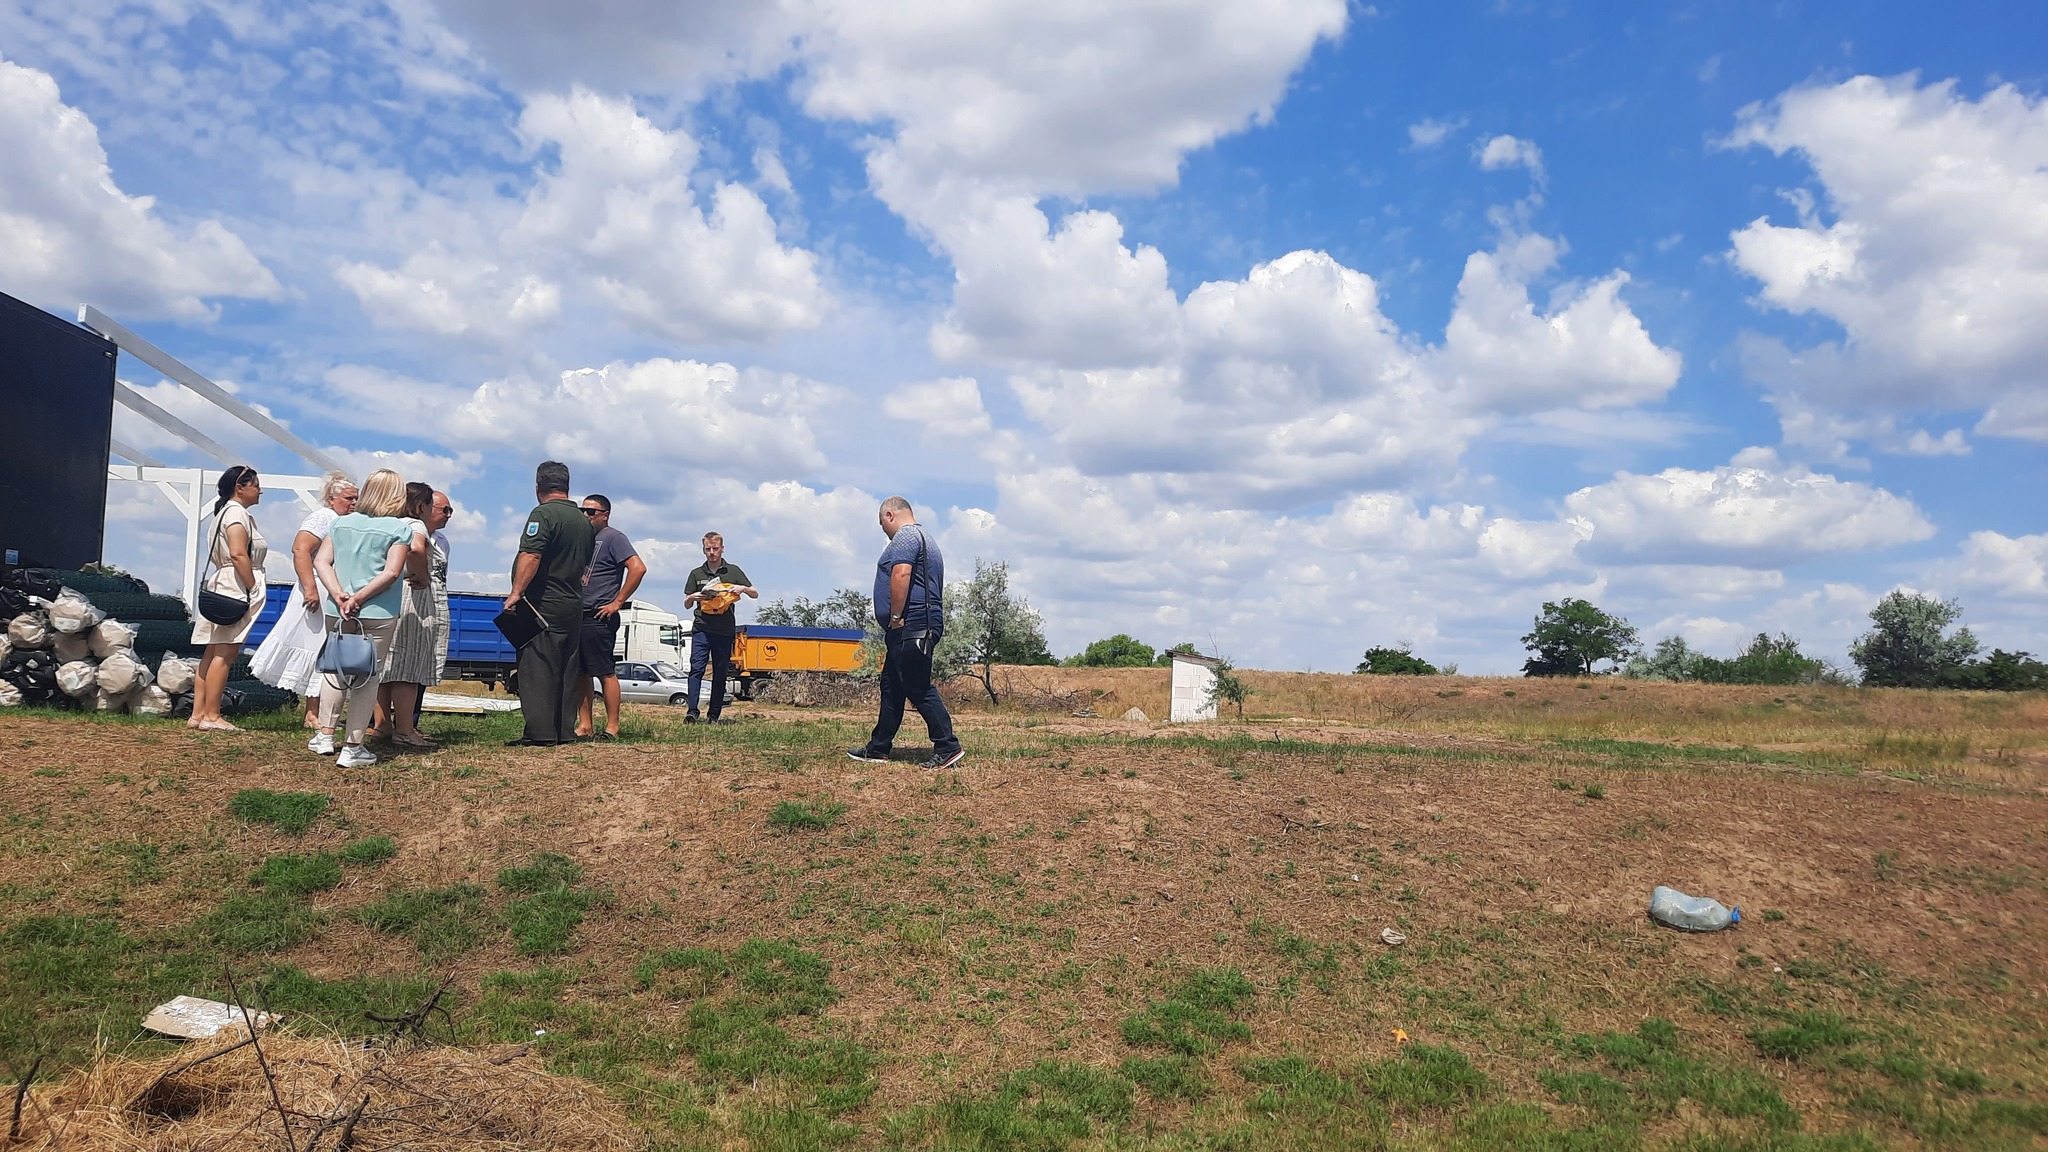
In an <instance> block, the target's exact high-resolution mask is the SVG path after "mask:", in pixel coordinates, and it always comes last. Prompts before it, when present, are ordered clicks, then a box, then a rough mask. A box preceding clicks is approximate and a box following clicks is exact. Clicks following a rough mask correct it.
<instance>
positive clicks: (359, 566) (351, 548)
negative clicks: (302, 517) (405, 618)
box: [320, 512, 412, 620]
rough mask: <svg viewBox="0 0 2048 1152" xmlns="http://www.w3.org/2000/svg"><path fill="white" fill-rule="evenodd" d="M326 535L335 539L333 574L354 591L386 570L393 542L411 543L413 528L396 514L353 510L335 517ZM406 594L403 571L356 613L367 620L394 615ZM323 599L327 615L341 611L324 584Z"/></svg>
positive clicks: (388, 617)
mask: <svg viewBox="0 0 2048 1152" xmlns="http://www.w3.org/2000/svg"><path fill="white" fill-rule="evenodd" d="M327 538H328V539H329V540H332V541H334V575H335V577H336V578H337V579H339V580H340V581H341V589H342V591H344V592H348V593H350V594H353V593H354V592H355V591H356V589H358V588H361V587H362V586H363V585H365V584H368V583H369V582H370V581H372V580H374V579H376V578H377V573H379V572H382V571H383V570H384V565H385V564H386V563H387V562H389V560H390V557H391V546H392V545H393V544H408V545H409V544H411V543H412V528H411V526H410V525H408V524H407V523H406V522H405V521H403V520H400V519H398V518H397V517H394V516H365V515H363V514H362V513H361V512H351V513H349V514H348V515H346V516H338V517H336V518H335V520H334V525H333V527H331V528H329V529H328V530H327ZM404 597H405V577H404V576H402V575H401V576H400V577H399V578H398V579H396V580H393V581H392V582H391V586H390V587H388V588H386V589H384V590H383V591H382V592H379V593H377V595H376V597H375V598H374V599H371V600H368V601H365V602H364V603H363V606H362V608H361V609H360V610H359V611H358V612H357V615H359V616H361V617H362V618H363V619H365V620H390V619H393V618H394V617H396V616H397V615H398V610H399V608H400V607H401V606H403V604H404V603H405V599H404ZM320 599H321V601H322V603H324V604H325V605H326V606H327V613H328V615H330V616H338V615H340V614H341V613H340V609H338V608H336V607H335V605H334V601H333V599H332V598H330V597H329V596H328V595H327V590H326V589H325V588H324V587H323V588H322V589H321V590H320Z"/></svg>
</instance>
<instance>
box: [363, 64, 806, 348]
mask: <svg viewBox="0 0 2048 1152" xmlns="http://www.w3.org/2000/svg"><path fill="white" fill-rule="evenodd" d="M518 131H519V134H520V137H521V138H522V139H523V140H524V141H525V143H526V145H527V147H528V149H529V150H530V151H533V152H535V153H538V154H542V155H543V156H544V157H547V158H548V159H547V160H544V161H543V162H542V163H541V164H540V165H539V166H537V167H536V169H535V170H534V174H533V183H532V186H531V187H530V188H529V189H528V190H527V191H526V192H525V193H524V195H523V197H522V198H521V199H520V200H518V201H517V202H516V203H515V202H513V201H510V200H509V199H508V198H506V197H504V196H501V195H499V194H498V193H497V192H496V191H495V189H491V188H487V187H486V188H471V189H469V190H467V192H466V195H468V196H471V197H479V198H481V199H480V200H478V201H471V202H464V201H463V200H462V199H459V198H458V199H455V200H452V201H449V200H445V199H444V198H437V197H433V196H428V195H424V194H423V195H420V196H418V197H416V200H417V201H418V203H417V204H416V206H415V207H414V209H413V214H414V215H415V216H417V217H419V218H420V219H419V220H417V221H402V222H400V224H399V225H398V228H399V230H400V231H403V232H414V233H416V232H419V231H424V230H429V229H432V230H434V231H435V232H436V236H435V238H434V239H433V240H430V241H428V242H427V243H426V244H425V245H424V246H423V247H422V248H420V249H418V250H416V251H413V252H411V253H410V254H408V255H407V256H406V257H405V259H404V260H403V261H402V262H401V263H399V264H397V265H396V266H395V267H393V266H384V265H380V264H378V263H375V262H373V261H362V260H359V261H350V262H346V263H344V264H342V265H341V267H340V268H339V269H338V270H337V273H336V275H337V278H338V279H339V280H340V281H341V283H342V284H343V286H345V287H347V288H348V289H349V290H350V291H351V292H353V293H355V295H356V297H357V298H358V299H359V300H360V301H361V302H362V304H363V307H364V309H365V310H366V311H367V312H368V313H369V314H370V316H371V317H372V318H373V319H374V320H376V321H377V322H378V323H380V324H382V325H384V326H387V327H396V328H410V329H414V330H419V331H426V332H433V333H437V334H441V335H460V334H465V333H474V334H477V335H479V336H484V337H502V336H504V335H506V334H509V333H514V332H518V331H521V330H523V329H526V328H528V327H530V326H532V325H535V324H538V323H542V322H546V321H548V320H551V319H553V318H555V317H556V315H557V314H558V313H559V312H560V311H561V308H562V302H563V298H564V293H565V290H569V291H573V292H576V293H579V294H586V293H594V294H595V295H596V296H598V297H600V298H602V299H603V300H605V301H607V302H608V303H610V304H611V306H612V307H613V308H614V309H615V310H616V311H617V312H618V314H620V315H621V316H622V317H624V318H625V319H626V320H627V321H628V322H629V324H630V325H631V326H634V327H638V328H640V329H642V330H644V331H650V332H658V333H661V334H664V335H667V336H670V337H674V338H679V339H686V340H697V339H715V338H724V339H741V340H761V339H766V338H769V337H772V336H774V335H776V334H778V333H782V332H786V331H791V330H796V329H804V328H811V327H815V326H816V325H817V324H818V323H819V321H820V319H821V318H822V315H823V312H824V310H825V309H826V308H827V307H828V306H829V304H830V297H829V295H828V293H827V292H826V290H825V288H824V286H823V284H822V282H821V280H820V276H819V271H818V260H817V257H816V255H815V254H813V253H811V252H809V251H806V250H804V249H802V248H796V247H790V246H787V245H784V244H783V243H782V242H781V241H780V239H779V238H778V236H777V234H776V226H775V221H774V219H773V218H772V217H771V216H770V215H769V213H768V208H767V206H766V205H765V204H763V203H762V201H761V198H760V196H759V195H758V194H756V193H755V192H754V191H753V190H752V189H749V188H747V187H745V186H743V185H740V184H736V183H730V182H727V183H720V184H718V185H717V186H716V187H715V189H714V190H713V191H712V193H711V196H710V203H709V204H708V205H706V204H700V203H699V202H698V199H697V195H696V193H695V191H694V190H693V189H692V187H691V184H690V178H691V173H692V171H693V170H694V169H695V168H696V166H697V161H698V145H697V141H696V140H695V139H694V138H693V137H691V136H690V134H689V133H687V132H684V131H682V130H680V129H678V130H666V129H663V128H661V127H659V126H657V125H656V124H654V123H653V122H652V121H650V120H649V119H647V117H645V116H643V115H641V114H640V112H639V111H638V110H637V109H636V108H635V107H634V106H633V104H632V103H631V102H630V101H629V100H625V99H614V98H610V97H606V96H602V95H599V94H597V93H595V92H592V91H590V90H587V89H583V88H577V89H574V90H573V91H571V92H570V93H569V94H568V95H555V94H543V95H539V96H536V97H534V98H533V99H531V100H530V101H528V103H527V105H526V108H525V110H524V111H523V112H522V114H521V116H520V119H519V125H518ZM549 160H551V161H552V162H548V161H549ZM451 216H459V217H466V218H467V219H465V220H464V221H463V222H462V223H461V224H460V225H458V226H456V227H454V228H450V229H441V228H438V227H437V225H438V223H439V222H440V221H443V220H445V219H446V218H448V217H451ZM479 221H481V222H483V223H482V225H481V226H479V224H478V222H479ZM443 237H446V239H445V240H444V239H443Z"/></svg>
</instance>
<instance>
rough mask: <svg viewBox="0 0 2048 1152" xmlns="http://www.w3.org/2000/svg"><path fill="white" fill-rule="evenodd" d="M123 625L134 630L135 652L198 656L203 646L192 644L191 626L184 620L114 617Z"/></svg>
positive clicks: (157, 654)
mask: <svg viewBox="0 0 2048 1152" xmlns="http://www.w3.org/2000/svg"><path fill="white" fill-rule="evenodd" d="M115 619H117V620H120V621H121V622H122V623H123V624H127V625H131V626H132V627H134V629H135V650H136V651H137V652H148V653H151V654H152V655H155V656H161V655H162V654H163V653H164V651H165V650H166V649H168V650H170V651H172V652H178V653H182V654H185V655H198V654H199V653H200V652H202V651H204V650H205V645H202V644H194V643H192V624H191V622H190V621H185V620H129V619H127V618H125V617H120V616H116V617H115Z"/></svg>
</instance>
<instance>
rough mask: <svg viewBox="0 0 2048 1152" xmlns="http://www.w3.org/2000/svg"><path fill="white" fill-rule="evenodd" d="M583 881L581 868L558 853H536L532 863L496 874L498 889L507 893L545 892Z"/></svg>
mask: <svg viewBox="0 0 2048 1152" xmlns="http://www.w3.org/2000/svg"><path fill="white" fill-rule="evenodd" d="M581 879H583V866H582V865H580V864H578V863H576V862H575V861H574V860H571V859H569V858H568V857H567V856H564V855H562V854H561V853H559V852H536V853H534V856H533V862H532V863H530V864H526V865H524V866H523V867H518V868H506V869H503V870H501V871H500V872H499V873H498V887H500V888H503V889H505V890H506V891H507V892H527V893H532V892H545V891H547V890H548V889H550V888H559V887H562V886H563V885H566V884H574V883H575V882H576V881H578V880H581Z"/></svg>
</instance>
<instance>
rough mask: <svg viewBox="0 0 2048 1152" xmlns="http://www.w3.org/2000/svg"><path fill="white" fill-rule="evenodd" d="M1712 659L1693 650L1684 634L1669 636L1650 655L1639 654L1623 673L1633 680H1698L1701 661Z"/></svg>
mask: <svg viewBox="0 0 2048 1152" xmlns="http://www.w3.org/2000/svg"><path fill="white" fill-rule="evenodd" d="M1708 659H1711V657H1708V656H1706V655H1704V654H1702V653H1699V652H1695V651H1693V650H1692V646H1691V645H1689V644H1687V643H1686V642H1685V637H1683V636H1666V637H1665V638H1663V639H1662V640H1659V641H1657V646H1656V647H1655V648H1653V649H1651V650H1650V653H1649V654H1648V655H1644V654H1642V653H1640V652H1639V653H1637V654H1636V655H1635V656H1633V657H1631V658H1630V659H1629V662H1628V663H1627V664H1624V665H1622V668H1621V674H1622V675H1623V676H1624V677H1626V678H1628V679H1630V680H1697V679H1699V678H1700V663H1701V661H1703V660H1708Z"/></svg>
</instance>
